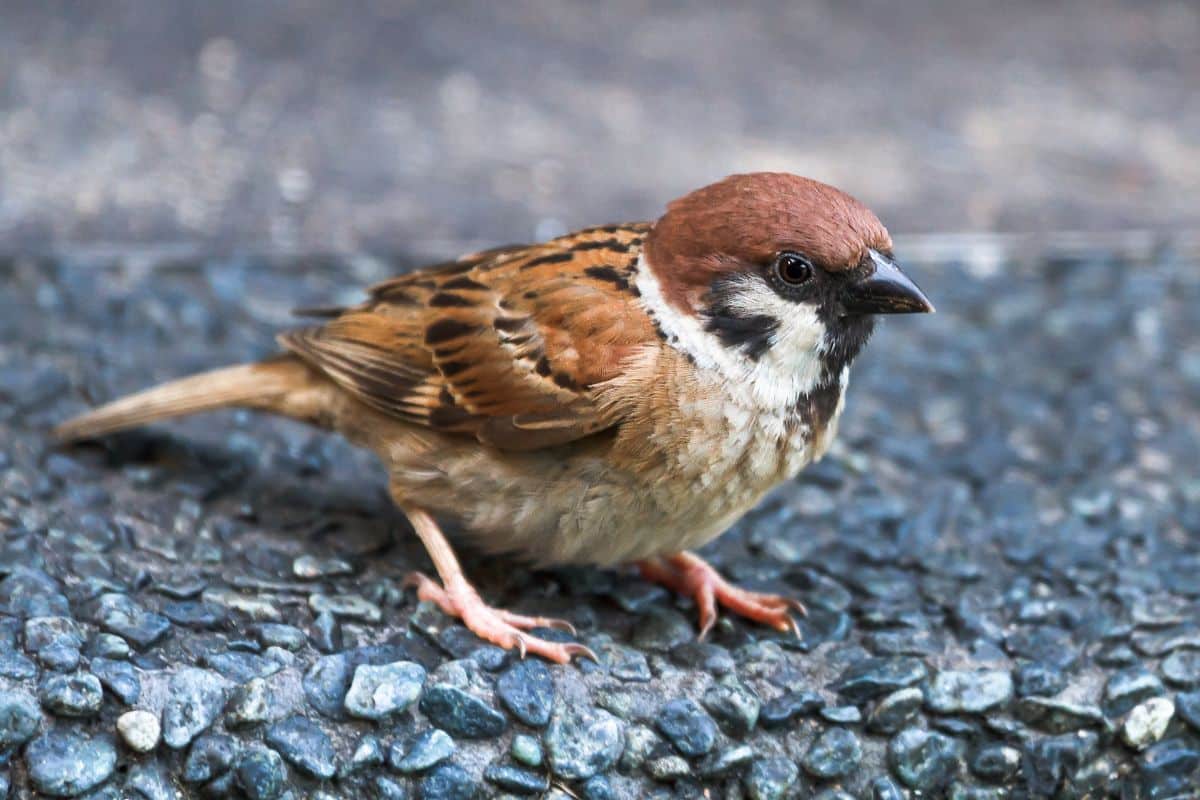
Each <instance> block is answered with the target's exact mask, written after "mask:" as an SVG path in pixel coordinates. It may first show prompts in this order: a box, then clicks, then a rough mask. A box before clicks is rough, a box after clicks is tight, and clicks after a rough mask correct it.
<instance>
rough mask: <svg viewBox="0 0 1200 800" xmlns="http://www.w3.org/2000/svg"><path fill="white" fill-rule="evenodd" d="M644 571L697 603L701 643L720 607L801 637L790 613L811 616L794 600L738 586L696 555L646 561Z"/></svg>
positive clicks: (711, 626) (798, 627)
mask: <svg viewBox="0 0 1200 800" xmlns="http://www.w3.org/2000/svg"><path fill="white" fill-rule="evenodd" d="M640 567H641V570H642V575H643V576H644V577H646V578H647V579H648V580H651V581H654V582H656V583H661V584H664V585H666V586H667V587H668V588H670V589H673V590H675V591H676V592H679V593H680V594H684V595H687V596H689V597H691V598H692V599H693V600H694V601H695V603H696V608H697V610H698V612H699V615H700V633H699V638H700V639H701V640H704V639H705V638H706V637H707V636H708V635H709V633H710V632H711V631H712V629H713V625H714V623H715V622H716V619H717V613H716V609H717V606H718V605H721V606H724V607H725V608H727V609H728V610H730V611H732V612H733V613H735V614H738V615H740V616H743V617H746V618H747V619H751V620H754V621H755V622H761V623H763V624H764V625H769V626H771V627H772V628H775V629H776V630H779V631H789V630H790V631H792V632H793V633H795V634H796V635H797V636H799V635H801V631H800V626H799V625H798V624H797V623H796V620H795V619H793V618H792V616H791V614H789V613H788V611H789V610H790V611H794V612H796V613H797V614H799V615H801V616H804V615H807V613H808V610H807V609H805V607H804V604H803V603H801V602H800V601H799V600H796V599H793V598H790V597H783V596H781V595H774V594H764V593H761V592H752V591H750V590H748V589H742V588H740V587H738V586H734V585H733V584H731V583H729V581H727V580H725V578H723V577H722V576H721V574H720V573H719V572H717V571H716V570H715V569H713V567H712V566H710V565H709V564H708V563H706V562H705V561H704V560H703V559H701V558H700V557H699V556H697V555H695V554H693V553H689V552H682V553H676V554H675V555H672V556H666V557H662V558H655V559H651V560H649V561H643V562H641V564H640Z"/></svg>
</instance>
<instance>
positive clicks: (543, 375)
mask: <svg viewBox="0 0 1200 800" xmlns="http://www.w3.org/2000/svg"><path fill="white" fill-rule="evenodd" d="M647 230H648V226H647V225H644V224H636V225H620V226H616V225H614V226H606V227H603V228H589V229H587V230H584V231H580V232H578V233H574V234H570V235H568V236H564V237H561V238H559V239H554V240H552V241H549V242H546V243H544V244H539V245H530V246H526V247H506V248H499V249H497V250H489V251H486V252H483V253H476V254H473V255H470V256H465V257H463V258H462V259H460V260H458V261H456V262H452V263H449V264H442V265H438V266H437V267H433V268H430V269H427V270H423V271H420V272H416V273H413V274H411V275H405V276H403V277H399V278H395V279H393V280H390V281H387V282H385V283H382V284H379V285H378V286H374V287H372V288H371V290H370V299H368V300H367V302H365V303H363V304H362V305H360V306H357V307H354V308H350V309H345V310H342V311H341V312H340V313H339V314H338V316H336V317H335V318H333V319H331V320H330V321H329V322H328V323H326V324H324V325H322V326H319V327H313V328H307V329H304V330H299V331H294V332H291V333H287V334H284V335H283V336H282V337H280V342H281V343H282V344H283V345H284V346H285V347H286V348H288V349H289V350H291V351H293V352H295V353H297V354H298V355H300V356H301V357H303V358H304V359H306V360H307V361H309V362H310V363H312V364H313V365H315V366H317V367H318V368H320V369H321V370H323V371H324V372H325V373H326V374H328V375H329V376H330V377H331V378H332V379H333V380H334V381H336V382H337V383H338V384H340V385H341V386H343V387H344V388H345V389H347V390H348V391H350V392H352V393H353V394H354V395H355V396H357V397H358V398H359V399H361V400H362V401H363V402H365V403H368V404H369V405H371V406H372V407H374V408H376V409H378V410H379V411H382V412H384V413H386V414H390V415H393V416H396V417H399V418H401V419H404V420H407V421H410V422H413V423H417V424H421V425H425V426H428V427H430V428H433V429H435V430H439V431H443V432H448V433H459V434H464V435H473V436H475V437H477V438H478V439H479V440H480V441H482V442H486V443H488V444H492V445H494V446H497V447H501V448H505V449H514V450H530V449H536V448H539V447H546V446H549V445H553V444H561V443H563V442H568V441H572V440H574V439H578V438H580V437H582V436H587V435H588V434H591V433H595V432H597V431H599V430H602V429H604V428H607V427H609V426H611V425H612V424H614V423H615V422H616V420H613V419H610V418H608V416H607V415H606V414H605V413H604V412H603V411H602V409H601V407H600V406H599V405H598V404H597V403H596V401H595V399H594V398H593V395H592V392H591V391H590V388H591V387H593V386H595V385H596V384H598V383H600V382H602V381H606V380H609V379H610V378H613V377H615V376H617V375H618V374H619V366H620V363H621V361H622V360H623V359H625V358H626V357H628V356H630V355H632V354H633V353H634V352H636V351H637V350H638V348H640V347H641V346H643V345H645V344H647V343H650V342H654V341H655V340H656V336H655V333H654V328H653V324H652V322H651V321H650V319H649V318H648V317H647V316H646V315H645V313H644V312H643V311H642V310H641V308H640V306H639V304H637V303H633V302H630V301H631V300H632V299H633V297H634V296H635V295H636V293H637V289H636V288H635V287H634V286H633V273H634V269H635V265H636V263H637V258H638V255H639V253H640V252H641V244H642V239H643V237H644V236H645V233H646V231H647Z"/></svg>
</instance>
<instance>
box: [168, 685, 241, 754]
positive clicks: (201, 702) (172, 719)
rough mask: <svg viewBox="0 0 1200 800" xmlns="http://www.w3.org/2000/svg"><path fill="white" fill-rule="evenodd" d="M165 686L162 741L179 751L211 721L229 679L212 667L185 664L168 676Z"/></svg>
mask: <svg viewBox="0 0 1200 800" xmlns="http://www.w3.org/2000/svg"><path fill="white" fill-rule="evenodd" d="M168 687H169V688H168V693H167V700H166V704H165V705H164V706H163V712H162V729H163V741H164V742H166V743H167V746H168V747H171V748H174V749H176V750H178V749H180V748H182V747H186V746H187V745H188V743H189V742H191V741H192V739H194V738H195V737H196V735H197V734H199V733H200V732H201V731H204V730H206V729H207V728H208V727H209V726H210V725H212V724H213V722H214V721H215V720H216V718H217V715H218V714H220V713H221V709H222V708H223V707H224V706H225V700H226V698H227V697H228V694H229V682H228V681H226V680H225V679H224V678H222V677H221V676H220V675H218V674H217V673H215V672H212V671H211V670H206V669H200V668H198V667H185V668H183V669H181V670H180V671H179V672H177V673H175V675H174V676H172V677H171V680H170V682H169V684H168Z"/></svg>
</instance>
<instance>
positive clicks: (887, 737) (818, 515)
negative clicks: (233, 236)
mask: <svg viewBox="0 0 1200 800" xmlns="http://www.w3.org/2000/svg"><path fill="white" fill-rule="evenodd" d="M1135 244H1136V243H1135ZM1006 248H1007V245H1006V244H1005V243H1003V242H995V241H992V240H977V241H975V242H974V243H973V244H970V246H968V243H964V242H962V241H954V242H950V243H949V245H946V244H945V243H942V244H939V243H937V242H928V241H926V242H920V241H912V240H910V241H908V242H901V243H900V255H901V257H902V260H903V259H904V258H905V257H907V261H908V262H909V263H910V264H911V269H912V272H913V273H914V274H915V276H916V277H917V279H918V280H919V281H920V283H921V284H922V285H923V286H925V287H926V288H927V289H928V290H929V293H930V296H931V297H932V298H933V299H934V301H935V302H936V304H937V306H938V308H939V313H938V314H936V315H934V316H932V317H928V318H920V319H916V318H914V319H897V320H888V321H886V322H885V324H884V325H883V326H882V329H881V330H880V331H879V333H878V334H877V335H876V337H875V341H874V342H873V343H872V345H871V346H870V347H869V348H868V353H867V354H866V355H865V356H864V357H863V359H862V362H861V363H860V364H859V365H857V366H856V368H855V371H854V378H853V380H852V385H851V390H850V396H849V401H848V408H847V412H846V417H845V421H844V425H843V429H842V430H843V432H842V435H841V438H840V441H839V443H838V446H837V447H836V448H835V450H834V452H833V453H831V455H830V456H829V457H828V458H827V459H826V460H825V461H824V462H822V463H821V464H819V465H817V466H815V467H813V468H811V469H810V470H808V471H807V472H806V473H804V475H803V476H802V477H801V478H800V479H799V480H798V481H797V482H796V483H794V484H791V485H789V486H787V487H785V488H784V489H783V490H782V491H780V492H779V493H777V494H776V495H774V496H773V497H772V498H771V499H770V500H768V501H767V502H765V503H764V504H763V505H762V507H761V508H759V509H758V510H756V511H755V512H754V513H752V514H751V515H749V516H748V517H747V518H746V519H745V520H744V521H743V522H742V523H741V524H739V525H738V526H737V528H736V529H735V530H734V531H733V532H731V533H730V534H729V535H727V536H726V537H723V538H722V539H721V540H719V541H718V542H717V543H716V544H715V545H714V546H713V547H712V548H710V550H709V551H708V553H707V554H708V555H710V556H711V557H712V558H713V560H714V561H715V562H716V563H718V564H719V565H720V566H721V567H722V568H723V569H724V570H726V571H727V573H728V574H729V575H731V576H733V577H734V578H736V579H737V580H739V581H741V582H743V583H745V584H747V585H751V586H755V587H761V588H770V589H772V590H780V591H784V592H789V593H792V594H794V595H795V596H797V597H799V598H800V599H802V600H803V601H804V603H805V604H806V605H807V606H808V608H809V609H810V613H809V615H808V617H807V618H806V619H804V620H803V621H802V623H801V628H802V636H800V637H798V638H797V637H792V636H783V635H779V634H776V633H774V632H770V631H767V630H765V629H763V628H760V627H755V626H753V625H750V624H744V623H743V622H741V621H739V620H733V619H729V618H725V617H723V618H722V619H721V620H720V622H719V623H718V625H717V626H716V628H715V630H714V632H713V635H712V638H711V640H710V641H707V642H697V641H696V640H695V609H694V608H692V607H691V606H690V604H689V603H688V602H687V601H684V600H679V599H676V598H674V597H672V596H669V595H668V594H667V593H665V592H664V591H662V590H660V589H658V588H656V587H652V586H650V585H648V584H645V583H643V582H641V581H640V580H638V579H636V578H634V577H633V576H632V575H630V574H626V573H619V572H608V571H600V570H591V569H572V570H557V571H549V572H531V571H528V570H525V569H521V568H517V567H515V566H514V565H513V564H511V563H496V561H495V560H480V559H477V558H471V557H468V558H467V564H468V569H469V570H470V572H471V574H472V575H473V576H475V577H476V578H477V579H478V581H479V584H480V586H481V588H482V590H483V592H484V594H485V595H486V596H487V597H488V598H491V599H493V600H495V601H496V602H499V603H504V604H506V605H509V606H510V607H513V608H515V609H516V610H519V611H525V612H534V611H536V612H537V613H545V614H551V615H556V616H562V617H566V618H567V619H569V620H571V621H572V622H573V623H574V624H575V625H576V626H577V627H578V629H579V631H580V634H579V635H580V639H581V640H582V641H583V642H585V643H586V644H587V645H588V646H589V647H591V648H592V649H593V650H595V651H596V652H597V653H598V654H600V658H601V662H602V663H600V664H593V663H591V662H581V663H577V664H575V665H572V666H567V667H562V666H549V665H546V664H544V663H542V662H540V661H537V660H533V659H530V660H526V661H519V660H517V659H515V658H514V657H513V656H512V655H511V654H508V653H504V652H502V651H500V650H498V649H497V648H495V647H492V646H488V645H485V644H482V643H481V642H479V641H478V640H477V639H475V638H474V637H473V636H472V635H471V634H470V633H468V632H467V631H465V629H463V628H462V627H461V626H460V625H457V624H455V623H454V622H452V621H451V620H449V619H447V618H446V617H444V616H443V615H442V614H441V613H440V612H438V611H437V610H436V609H434V608H432V607H429V606H426V605H422V604H417V603H416V601H415V598H414V597H413V596H412V594H411V592H406V591H404V590H403V588H402V587H401V580H402V576H403V575H404V574H405V572H406V571H407V570H409V569H412V568H414V567H427V566H428V565H427V561H426V559H425V556H424V554H423V553H422V552H421V549H420V546H419V544H418V543H417V542H416V539H415V537H413V536H412V535H411V534H410V532H409V530H408V528H407V527H406V525H405V523H404V522H403V521H402V520H401V518H400V516H399V515H398V513H397V512H396V511H394V510H393V509H392V507H391V506H390V504H389V502H388V500H387V498H386V495H385V490H384V489H385V484H384V476H383V474H382V472H381V470H380V469H379V468H378V467H377V466H376V465H375V464H374V463H373V461H372V460H371V459H370V458H369V457H368V456H367V455H366V454H363V453H359V452H356V451H354V450H352V449H351V448H350V447H349V446H347V445H346V444H344V443H343V442H341V441H339V440H337V439H335V438H333V437H330V436H326V435H323V434H320V433H317V432H314V431H312V430H309V429H306V428H304V427H302V426H299V425H296V424H292V423H290V422H287V421H284V420H278V419H271V418H266V417H262V416H255V415H253V414H250V413H239V412H226V413H221V414H216V415H210V416H205V417H198V418H193V419H189V420H186V421H181V422H179V423H173V424H171V425H164V426H157V427H154V428H152V429H148V430H144V431H137V432H132V433H128V434H124V435H121V436H118V437H115V438H112V439H109V440H106V441H105V442H103V443H100V444H91V445H86V446H81V447H77V448H72V449H66V450H63V449H58V448H56V447H55V446H54V445H53V444H52V443H51V442H50V441H49V440H48V439H47V435H46V431H47V429H48V427H49V426H50V425H51V424H52V423H53V422H55V421H58V420H60V419H62V418H63V417H65V416H66V415H68V414H70V413H72V412H74V411H78V410H80V409H82V408H83V407H84V406H85V405H86V400H85V398H90V399H93V400H102V399H106V398H109V397H112V396H114V395H116V394H118V393H121V392H124V391H128V390H132V389H136V388H139V387H141V386H144V385H146V384H147V383H149V382H151V381H153V380H156V379H166V378H170V377H174V376H178V375H181V374H183V373H185V372H188V371H191V370H196V369H201V368H205V367H212V366H217V365H220V364H225V363H229V362H233V361H240V360H244V359H250V358H255V357H258V356H262V355H265V354H267V353H269V352H271V351H272V343H271V337H272V334H273V333H274V332H276V331H277V330H279V329H280V328H281V327H284V326H286V325H288V324H291V322H292V321H291V320H290V318H289V317H288V309H289V308H291V307H293V306H297V305H310V304H315V303H325V302H329V301H345V300H349V299H352V296H353V292H348V291H347V289H346V287H357V286H361V285H362V284H364V283H366V282H369V281H371V280H375V279H378V278H380V277H382V276H383V275H385V274H388V273H391V272H395V271H398V270H400V269H402V268H403V267H404V262H403V260H396V261H388V260H381V259H375V258H368V257H347V258H299V257H259V256H250V255H240V256H236V257H228V258H220V259H213V258H197V257H193V256H190V255H188V254H184V253H175V254H170V253H166V254H164V253H163V252H141V251H132V252H127V253H125V254H123V255H121V256H110V255H95V254H73V255H55V256H36V257H9V258H6V259H3V260H0V285H3V286H4V287H5V290H4V292H3V293H2V294H0V439H2V441H3V442H4V447H3V449H2V450H0V796H3V794H4V790H5V788H6V787H11V789H10V791H13V792H15V793H16V795H17V796H19V797H24V796H26V795H27V793H28V792H29V791H30V790H31V789H32V790H36V791H39V792H42V793H44V794H47V795H54V796H82V795H85V794H88V793H89V792H90V793H92V794H91V795H90V796H91V797H96V798H116V797H136V798H150V799H155V798H160V797H164V798H165V797H172V796H175V795H174V794H173V793H175V792H181V793H182V796H185V797H201V796H206V797H230V796H244V797H249V798H279V797H296V798H299V797H305V796H318V797H326V798H332V797H363V796H370V797H384V798H430V799H432V798H471V797H493V796H494V797H500V796H504V797H520V796H533V795H542V796H545V797H551V798H556V799H557V800H565V799H566V798H568V797H570V796H572V793H573V796H576V797H579V798H584V800H601V798H658V799H661V800H665V799H666V798H700V797H703V796H710V797H711V796H721V797H728V798H752V799H753V800H765V799H766V798H792V797H808V796H819V797H821V798H825V800H832V799H833V798H845V797H855V798H878V799H879V800H883V799H884V798H888V799H890V798H904V797H917V796H925V797H929V796H940V795H942V794H947V795H949V796H952V797H959V798H1001V797H1014V798H1019V797H1046V796H1050V795H1053V794H1055V793H1056V792H1059V793H1060V794H1059V796H1062V797H1082V796H1084V795H1089V796H1092V797H1101V796H1109V795H1111V796H1116V795H1120V796H1122V797H1126V798H1154V797H1158V798H1167V797H1179V796H1184V795H1185V794H1186V793H1187V792H1188V791H1189V790H1190V789H1189V787H1192V786H1194V785H1195V784H1196V782H1197V781H1198V780H1200V613H1198V612H1200V581H1198V580H1197V577H1196V576H1197V574H1198V573H1200V482H1198V481H1197V477H1196V476H1197V475H1198V474H1200V414H1198V412H1197V408H1198V407H1200V344H1198V340H1197V338H1196V331H1197V330H1198V329H1200V259H1198V258H1197V253H1198V252H1200V249H1198V248H1196V247H1195V246H1194V243H1192V245H1188V246H1186V247H1185V246H1182V245H1181V243H1180V242H1179V241H1175V240H1170V239H1162V240H1153V241H1149V242H1143V243H1141V244H1140V245H1137V246H1132V247H1128V248H1123V249H1116V250H1112V249H1097V248H1091V249H1088V248H1085V249H1082V250H1080V249H1078V248H1075V249H1072V250H1070V251H1067V250H1062V251H1056V252H1050V253H1045V254H1043V255H1041V256H1034V255H1030V254H1028V253H1022V254H1016V251H1010V250H1008V249H1006ZM955 251H957V252H958V255H957V256H954V257H952V258H946V257H938V256H936V254H938V253H942V254H945V253H947V252H955ZM706 791H707V792H708V794H707V795H706V794H705V792H706Z"/></svg>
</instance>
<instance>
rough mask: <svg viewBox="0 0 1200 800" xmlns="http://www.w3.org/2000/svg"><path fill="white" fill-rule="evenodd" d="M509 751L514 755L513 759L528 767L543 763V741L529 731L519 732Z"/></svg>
mask: <svg viewBox="0 0 1200 800" xmlns="http://www.w3.org/2000/svg"><path fill="white" fill-rule="evenodd" d="M509 753H510V754H511V755H512V758H513V761H516V762H517V763H519V764H524V765H525V766H527V767H540V766H541V765H542V761H543V755H542V743H541V742H539V741H538V740H537V738H535V737H533V736H530V735H529V734H527V733H518V734H517V735H516V736H514V737H513V739H512V744H511V745H510V746H509Z"/></svg>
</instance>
